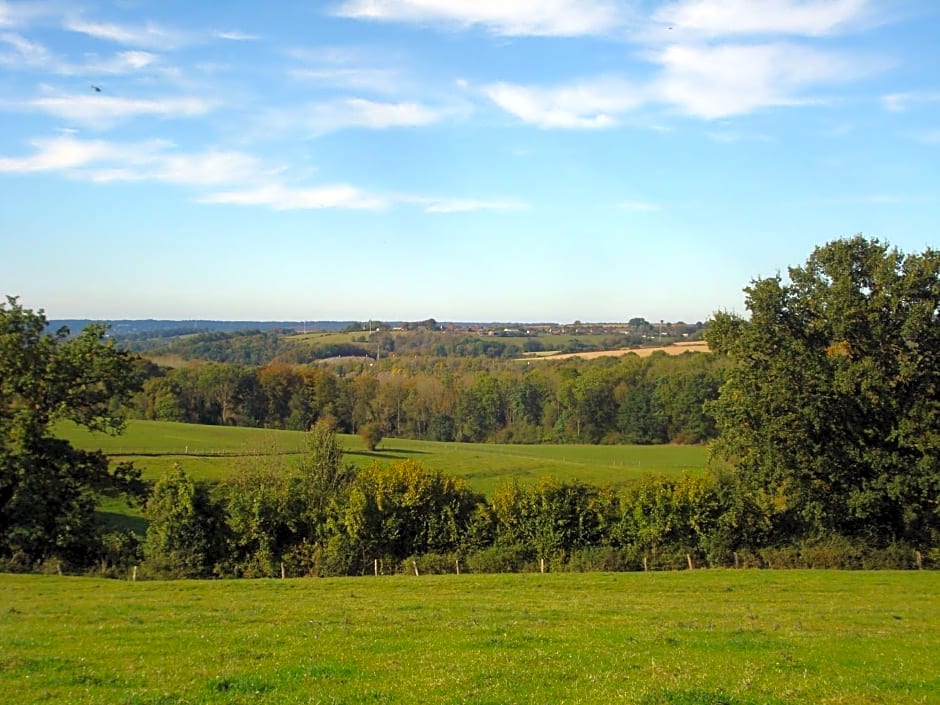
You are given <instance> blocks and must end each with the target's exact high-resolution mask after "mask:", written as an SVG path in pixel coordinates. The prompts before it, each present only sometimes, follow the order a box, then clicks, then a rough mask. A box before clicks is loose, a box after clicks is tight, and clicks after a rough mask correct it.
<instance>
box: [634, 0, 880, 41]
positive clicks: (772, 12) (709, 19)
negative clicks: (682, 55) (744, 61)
mask: <svg viewBox="0 0 940 705" xmlns="http://www.w3.org/2000/svg"><path fill="white" fill-rule="evenodd" d="M872 5H873V3H872V2H870V0H681V1H679V2H672V3H668V4H666V5H665V6H663V7H661V8H660V9H658V10H657V11H656V12H654V13H653V20H654V21H656V22H659V23H662V24H667V25H668V26H669V28H670V31H673V32H674V33H675V35H676V36H686V35H697V36H704V37H727V36H735V35H745V34H746V35H768V34H769V35H801V36H822V35H828V34H833V33H836V32H839V31H841V30H845V29H848V28H851V27H854V26H857V25H858V24H859V23H861V22H863V21H868V20H870V19H871V17H872V14H873V12H874V10H873V8H872Z"/></svg>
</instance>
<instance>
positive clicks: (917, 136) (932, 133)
mask: <svg viewBox="0 0 940 705" xmlns="http://www.w3.org/2000/svg"><path fill="white" fill-rule="evenodd" d="M910 136H911V138H912V139H914V140H917V141H918V142H923V143H924V144H940V129H936V130H919V131H916V132H912V133H910Z"/></svg>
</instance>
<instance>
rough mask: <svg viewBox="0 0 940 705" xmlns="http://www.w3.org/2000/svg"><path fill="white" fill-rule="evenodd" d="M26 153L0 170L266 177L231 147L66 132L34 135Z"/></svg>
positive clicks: (238, 179) (99, 176) (100, 177)
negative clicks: (189, 147)
mask: <svg viewBox="0 0 940 705" xmlns="http://www.w3.org/2000/svg"><path fill="white" fill-rule="evenodd" d="M30 144H31V145H32V146H33V148H34V149H35V152H34V153H33V154H31V155H29V156H26V157H5V158H0V172H9V173H30V172H43V171H62V172H66V173H68V174H70V175H72V176H77V177H80V178H87V179H89V180H91V181H97V182H106V181H159V182H163V183H171V184H179V185H188V186H220V185H226V184H233V183H249V182H252V181H256V180H258V179H259V178H270V176H271V175H272V174H275V173H276V171H273V170H271V169H267V168H265V167H264V165H263V164H261V163H260V162H259V161H258V160H257V159H256V158H255V157H253V156H251V155H248V154H244V153H242V152H235V151H230V150H218V149H209V150H205V151H202V152H194V153H182V152H178V151H174V150H173V145H172V144H171V143H169V142H165V141H162V140H151V141H145V142H108V141H104V140H81V139H77V138H75V137H73V136H71V135H67V136H64V137H57V138H54V139H37V140H33V141H32V142H31V143H30Z"/></svg>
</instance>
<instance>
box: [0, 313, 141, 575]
mask: <svg viewBox="0 0 940 705" xmlns="http://www.w3.org/2000/svg"><path fill="white" fill-rule="evenodd" d="M105 332H106V331H105V329H104V327H102V326H97V325H93V326H89V327H87V328H85V329H84V330H83V331H82V332H81V334H79V335H78V336H76V337H69V333H68V330H67V329H66V328H62V329H60V330H58V331H56V332H54V333H50V332H47V331H46V318H45V316H44V314H43V312H42V311H41V310H40V311H38V312H34V311H32V310H30V309H25V308H23V307H22V305H20V304H19V302H18V300H17V299H16V298H13V297H8V298H7V300H6V302H5V303H0V558H6V559H13V560H14V561H21V562H23V563H25V564H30V563H32V562H35V561H40V560H43V559H46V558H52V557H56V558H59V559H64V560H74V561H75V562H77V563H87V562H88V561H89V560H93V558H94V556H95V554H96V553H98V552H99V551H100V549H101V534H102V528H101V526H100V525H99V524H98V523H97V521H96V517H95V508H96V506H97V500H98V496H99V495H100V494H102V493H113V492H124V493H130V494H131V495H135V496H137V495H139V494H140V493H141V492H142V491H143V485H142V484H141V483H140V480H139V475H138V474H137V472H136V471H135V470H134V469H133V468H132V467H130V466H128V465H118V466H116V467H115V468H113V469H112V468H109V465H108V459H107V458H106V457H105V456H104V455H103V454H102V453H100V452H89V451H83V450H78V449H76V448H73V447H72V446H70V445H69V444H68V443H66V442H65V441H62V440H60V439H58V438H56V437H55V436H54V435H53V424H54V423H55V422H57V421H60V420H69V421H72V422H74V423H76V424H79V425H81V426H84V427H85V428H88V429H90V430H93V431H105V432H108V433H117V432H120V430H121V429H122V428H123V422H124V419H123V416H122V415H121V413H120V400H121V399H122V398H126V397H127V396H128V395H129V394H130V393H131V392H133V391H134V390H135V389H136V388H137V377H136V374H135V371H134V360H133V358H132V356H131V355H130V354H128V353H126V352H123V351H121V350H118V349H117V348H115V347H114V345H113V344H112V343H111V342H110V341H107V340H106V339H105Z"/></svg>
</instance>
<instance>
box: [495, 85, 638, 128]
mask: <svg viewBox="0 0 940 705" xmlns="http://www.w3.org/2000/svg"><path fill="white" fill-rule="evenodd" d="M483 92H484V94H485V95H486V96H487V97H488V98H489V99H490V100H491V101H493V102H494V103H495V104H496V105H498V106H499V107H500V108H502V109H503V110H505V111H506V112H508V113H510V114H512V115H515V116H516V117H517V118H519V119H520V120H522V121H523V122H527V123H530V124H532V125H537V126H539V127H543V128H575V129H595V128H604V127H612V126H614V125H616V124H617V116H618V115H619V114H621V113H624V112H626V111H628V110H631V109H633V108H635V107H638V106H639V105H641V104H642V103H643V102H644V100H645V95H644V91H643V90H642V89H640V88H637V87H635V86H633V85H631V84H629V83H627V82H626V81H622V80H619V79H609V78H597V79H590V80H586V81H583V82H580V83H577V82H575V83H570V84H566V85H562V86H556V87H550V88H543V87H536V86H520V85H514V84H511V83H496V84H492V85H489V86H486V87H485V88H484V89H483Z"/></svg>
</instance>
